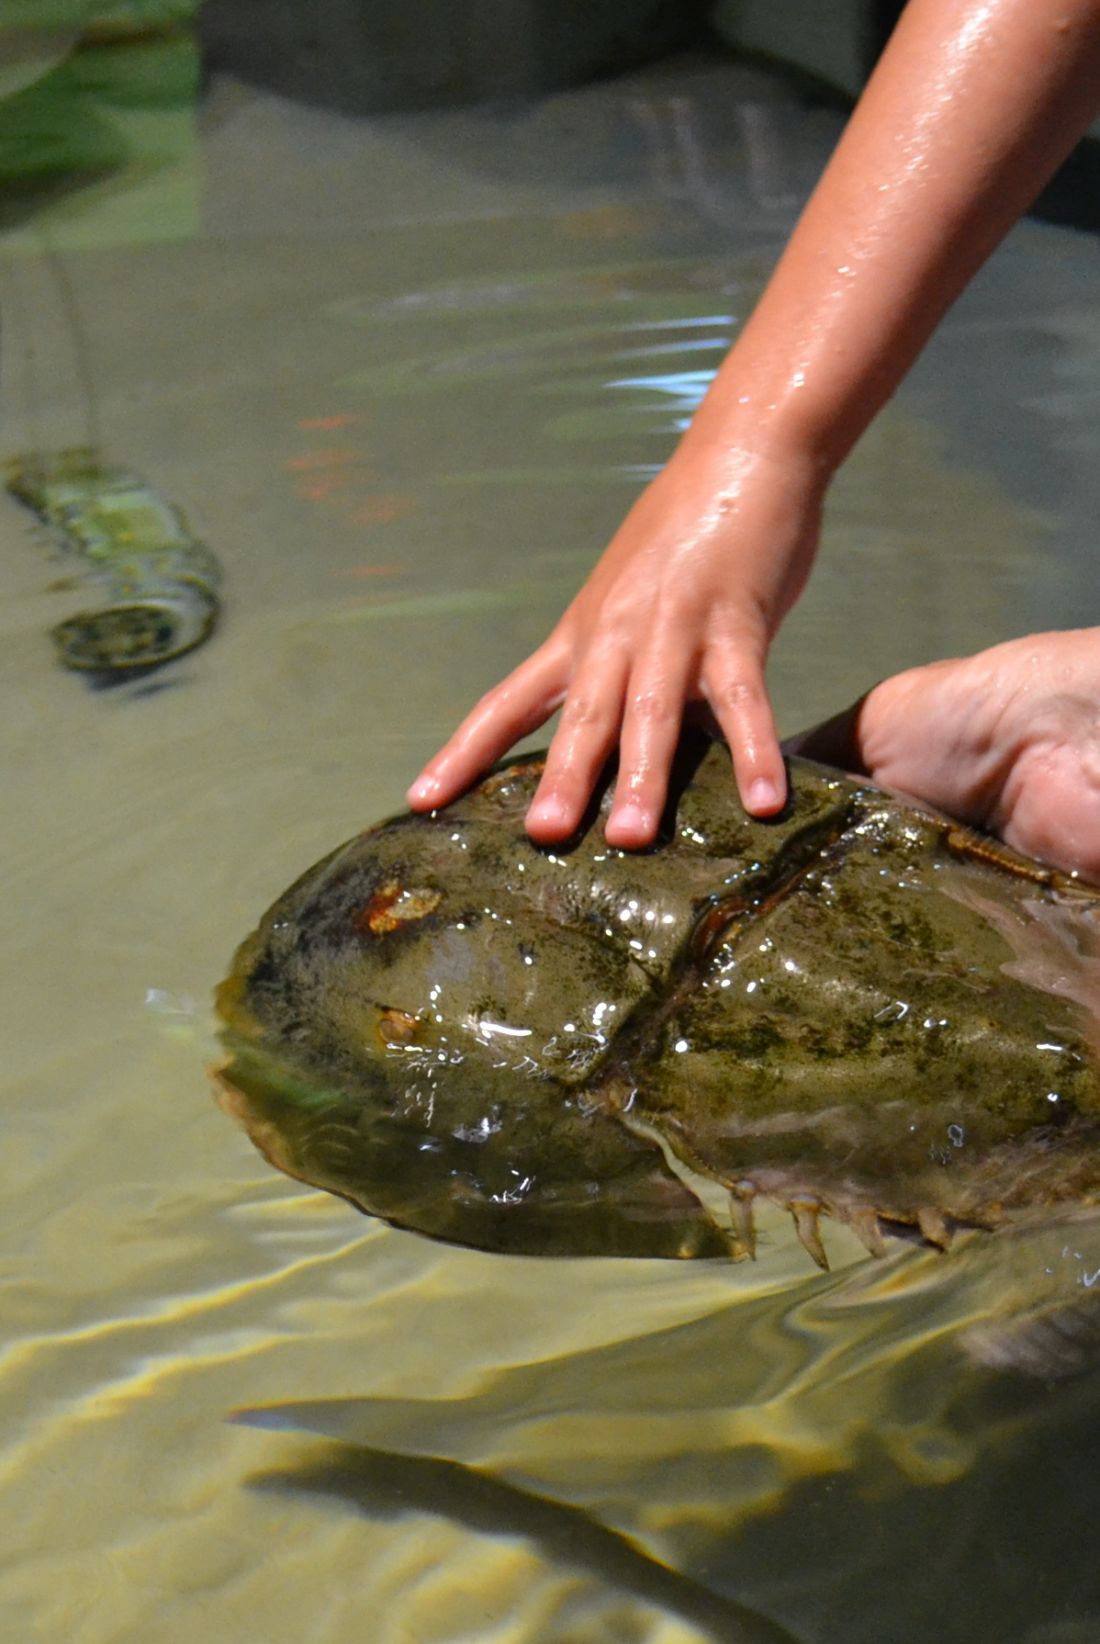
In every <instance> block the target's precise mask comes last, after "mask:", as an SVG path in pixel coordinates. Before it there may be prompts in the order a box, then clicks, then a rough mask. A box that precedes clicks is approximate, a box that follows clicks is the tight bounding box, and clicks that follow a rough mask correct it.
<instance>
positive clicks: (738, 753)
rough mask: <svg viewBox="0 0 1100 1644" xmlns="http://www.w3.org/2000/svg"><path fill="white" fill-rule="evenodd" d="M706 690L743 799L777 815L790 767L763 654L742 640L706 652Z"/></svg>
mask: <svg viewBox="0 0 1100 1644" xmlns="http://www.w3.org/2000/svg"><path fill="white" fill-rule="evenodd" d="M702 687H703V695H704V697H705V698H706V700H707V702H708V703H709V705H710V708H711V712H712V713H713V714H714V717H715V719H716V720H717V721H718V724H719V726H720V727H721V730H722V735H723V736H724V737H725V739H726V741H727V742H728V743H729V746H730V753H731V755H732V757H733V771H734V776H735V778H736V780H737V791H738V793H739V794H740V795H741V803H742V804H743V805H744V807H745V809H746V810H747V811H748V813H749V815H750V816H774V815H775V813H776V812H777V811H781V810H782V809H783V806H784V804H785V803H786V799H787V772H786V767H785V766H784V764H783V755H782V753H781V752H780V748H779V739H778V737H777V736H776V731H775V720H774V718H773V717H772V710H771V703H770V702H769V700H768V692H767V687H766V686H765V684H764V658H763V656H762V655H760V654H757V652H755V651H754V650H753V649H752V648H750V647H749V646H746V645H744V644H738V645H729V646H724V647H722V648H721V649H720V650H715V651H713V652H711V653H710V655H709V656H708V657H707V660H706V663H705V665H704V670H703V678H702Z"/></svg>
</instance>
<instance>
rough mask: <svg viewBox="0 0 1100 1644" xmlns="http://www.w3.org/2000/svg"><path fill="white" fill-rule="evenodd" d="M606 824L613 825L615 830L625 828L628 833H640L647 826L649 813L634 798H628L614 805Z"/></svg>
mask: <svg viewBox="0 0 1100 1644" xmlns="http://www.w3.org/2000/svg"><path fill="white" fill-rule="evenodd" d="M607 825H608V827H611V826H612V825H614V827H615V829H616V830H618V829H619V828H625V829H626V830H627V831H628V832H629V833H641V832H644V831H645V829H646V828H647V827H648V826H649V813H648V812H647V811H646V810H645V809H644V808H643V806H641V805H639V803H638V801H637V800H636V799H628V800H627V801H626V802H625V804H622V805H617V806H616V807H615V810H614V813H613V814H612V815H611V816H609V817H608V819H607Z"/></svg>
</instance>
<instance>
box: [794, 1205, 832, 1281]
mask: <svg viewBox="0 0 1100 1644" xmlns="http://www.w3.org/2000/svg"><path fill="white" fill-rule="evenodd" d="M787 1208H788V1209H789V1211H790V1213H791V1215H792V1216H793V1217H794V1230H795V1232H796V1233H797V1234H798V1238H799V1243H800V1244H801V1245H802V1248H803V1249H804V1250H805V1251H806V1252H807V1254H808V1255H810V1256H812V1257H813V1259H814V1261H815V1262H816V1263H817V1265H818V1267H820V1268H821V1269H822V1270H823V1271H824V1272H826V1273H827V1272H828V1271H829V1258H828V1256H827V1255H826V1254H825V1246H824V1245H823V1244H822V1242H821V1232H820V1229H819V1228H818V1225H817V1218H818V1216H819V1215H820V1214H821V1211H822V1208H823V1207H822V1205H821V1202H820V1200H818V1199H812V1198H809V1197H804V1198H797V1199H791V1200H790V1202H789V1204H788V1206H787Z"/></svg>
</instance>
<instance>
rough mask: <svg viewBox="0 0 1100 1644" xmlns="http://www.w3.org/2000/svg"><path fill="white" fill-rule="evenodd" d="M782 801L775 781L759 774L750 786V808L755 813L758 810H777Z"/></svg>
mask: <svg viewBox="0 0 1100 1644" xmlns="http://www.w3.org/2000/svg"><path fill="white" fill-rule="evenodd" d="M781 803H782V800H781V799H780V796H779V789H778V788H777V787H776V785H775V783H774V782H769V781H768V780H767V778H766V777H763V776H758V777H757V779H756V781H755V782H753V783H752V784H751V785H750V787H749V799H748V809H749V810H750V811H751V812H752V813H753V815H755V814H756V813H757V812H758V811H777V810H778V809H779V807H780V805H781Z"/></svg>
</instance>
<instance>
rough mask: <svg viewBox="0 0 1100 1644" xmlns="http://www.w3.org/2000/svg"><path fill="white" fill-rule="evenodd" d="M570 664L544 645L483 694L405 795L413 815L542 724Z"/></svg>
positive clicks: (459, 788) (453, 794) (447, 796)
mask: <svg viewBox="0 0 1100 1644" xmlns="http://www.w3.org/2000/svg"><path fill="white" fill-rule="evenodd" d="M567 680H568V663H567V661H566V660H564V659H563V657H562V655H561V653H560V651H559V650H558V649H557V648H554V647H551V646H550V645H549V644H548V645H545V646H543V647H542V648H541V649H540V650H538V651H536V652H535V653H534V654H533V655H532V656H530V657H528V659H527V661H526V662H524V663H522V664H521V666H520V667H518V668H516V669H515V670H514V671H513V672H512V673H510V674H509V675H508V677H507V679H504V680H502V681H501V683H500V684H499V685H497V686H495V687H494V688H493V690H491V691H489V692H487V693H486V695H485V696H483V697H482V698H481V701H480V702H479V703H478V704H477V705H476V707H474V708H472V709H471V711H470V712H469V713H468V714H467V715H466V718H465V719H464V720H463V721H462V723H461V725H460V726H459V727H458V729H457V730H456V731H455V733H454V735H453V736H451V737H450V739H449V740H448V741H447V742H446V743H445V744H444V746H443V747H442V748H441V749H440V750H439V752H438V753H437V754H436V755H435V757H434V758H432V759H430V760H429V761H428V763H427V764H426V765H425V766H424V769H423V770H422V771H421V772H420V775H419V776H418V777H417V778H416V781H415V782H414V783H413V784H412V786H411V787H410V788H409V790H408V793H407V794H406V796H405V797H406V799H407V800H408V802H409V804H410V806H411V807H412V809H413V810H414V811H427V810H433V809H435V808H436V807H437V806H439V805H446V804H449V802H450V801H451V800H452V799H455V798H457V796H458V795H459V794H460V793H462V792H463V791H464V790H465V789H466V788H468V787H469V786H470V784H471V782H474V781H476V780H477V778H478V777H479V776H481V775H482V773H483V772H484V771H486V770H488V768H489V766H490V765H491V764H492V763H493V761H494V760H496V759H499V758H500V756H501V754H503V753H505V752H506V751H507V749H509V748H510V747H511V746H512V744H513V743H514V742H518V741H519V739H520V738H521V737H524V736H527V735H528V734H529V733H530V732H531V731H534V730H537V729H538V727H539V726H540V725H542V724H544V723H545V721H546V720H547V719H549V718H550V715H551V714H552V713H553V712H554V710H555V709H556V708H557V707H558V706H559V704H560V702H561V700H562V697H563V696H564V694H565V688H566V683H567Z"/></svg>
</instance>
